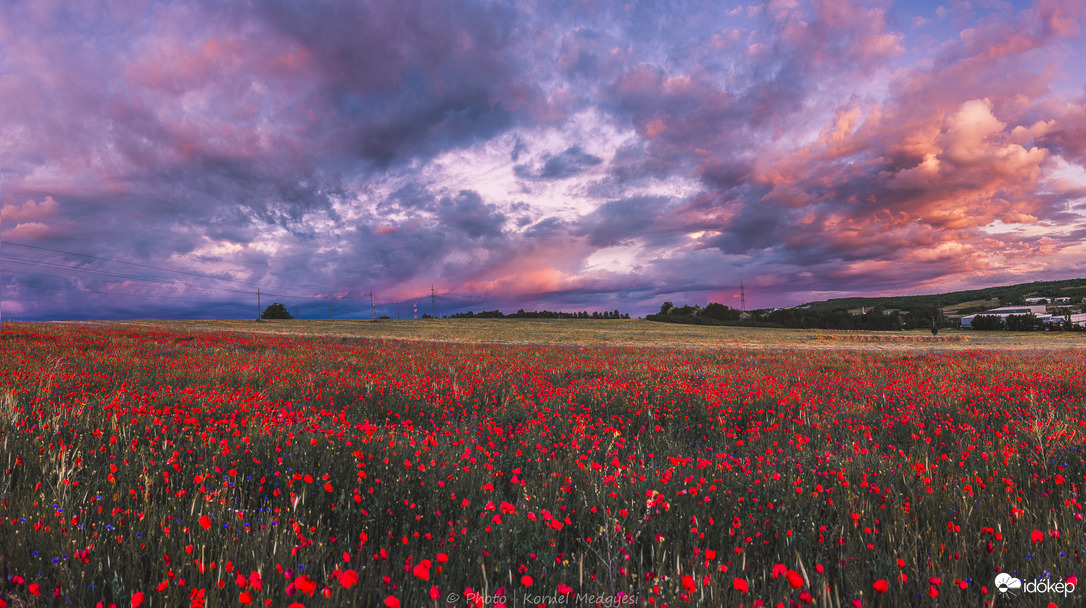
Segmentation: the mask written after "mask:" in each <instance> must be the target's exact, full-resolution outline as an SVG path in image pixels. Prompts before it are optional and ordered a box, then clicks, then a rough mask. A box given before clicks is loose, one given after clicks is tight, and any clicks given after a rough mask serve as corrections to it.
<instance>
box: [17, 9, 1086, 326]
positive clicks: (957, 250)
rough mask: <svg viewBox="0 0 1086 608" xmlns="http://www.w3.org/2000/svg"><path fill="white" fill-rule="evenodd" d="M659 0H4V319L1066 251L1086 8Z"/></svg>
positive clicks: (852, 283)
mask: <svg viewBox="0 0 1086 608" xmlns="http://www.w3.org/2000/svg"><path fill="white" fill-rule="evenodd" d="M665 8H666V7H663V6H661V5H659V4H656V3H638V2H634V3H622V4H619V3H575V4H567V5H552V4H547V3H543V4H525V3H514V2H473V1H467V0H465V1H458V2H451V3H444V4H438V5H434V4H425V5H424V4H423V3H417V2H393V1H391V0H388V1H376V2H366V3H350V2H338V1H333V0H326V1H321V2H315V3H307V4H297V3H290V2H279V1H271V2H262V3H255V4H254V3H245V2H221V3H198V2H177V3H166V4H150V5H146V6H144V5H142V4H140V3H136V4H126V3H113V4H106V5H103V6H95V7H83V6H82V5H78V4H77V5H71V4H70V3H52V2H35V3H30V4H27V3H7V4H3V5H0V23H2V24H16V23H17V24H19V27H10V26H8V27H5V26H0V113H2V115H3V116H4V117H5V119H4V121H2V122H0V178H2V180H3V188H2V190H0V206H2V207H0V208H2V211H0V213H2V215H0V237H2V238H3V239H4V240H5V241H8V242H10V243H13V245H12V246H10V247H9V246H8V245H7V244H5V245H4V246H3V255H4V256H5V258H7V260H6V261H4V263H5V267H4V268H5V270H4V272H3V273H2V274H0V276H2V277H3V278H2V279H0V283H2V289H3V290H4V291H3V296H4V297H3V303H2V306H3V312H4V313H5V314H19V315H26V314H33V315H37V316H40V317H42V318H66V317H70V316H72V315H76V314H78V315H89V316H99V317H110V316H131V315H140V314H147V315H156V316H182V317H183V316H208V315H209V314H215V315H232V314H236V315H239V316H242V315H250V314H252V311H253V310H254V309H255V306H254V305H253V302H250V301H249V300H250V299H255V294H254V297H252V298H251V297H250V296H249V295H248V294H249V293H250V292H255V291H256V289H257V288H260V289H262V290H263V291H264V292H268V293H275V294H278V295H280V296H281V297H282V298H283V299H291V298H293V300H292V301H291V302H290V304H291V305H294V304H298V305H300V306H302V308H303V309H304V308H305V307H306V306H310V307H311V308H313V309H314V310H317V309H320V310H322V311H323V312H322V313H321V314H322V315H323V314H327V313H328V311H327V303H335V304H336V305H337V306H339V309H338V310H337V311H335V312H336V314H339V315H343V316H356V317H357V316H368V315H369V314H370V308H369V293H370V292H371V291H373V292H374V294H375V299H376V300H378V301H379V304H380V305H382V306H385V307H386V308H385V309H384V311H385V312H388V311H391V310H393V307H395V306H396V305H397V303H398V302H408V301H411V300H414V299H416V298H420V297H426V296H428V295H429V293H430V289H431V286H433V289H434V290H435V292H436V293H437V294H439V296H440V297H441V298H442V299H443V301H444V303H445V308H444V309H443V312H444V313H449V312H455V311H456V310H466V309H469V308H474V309H475V310H481V309H483V308H486V309H493V308H514V309H515V308H520V307H523V308H526V309H532V308H544V307H549V308H551V309H577V310H582V309H595V308H598V309H601V310H602V309H607V310H612V309H615V308H619V309H621V310H623V311H624V312H630V313H633V314H635V315H638V314H645V313H648V312H652V311H654V310H656V309H658V308H659V304H660V303H661V302H662V301H663V299H665V298H666V299H671V300H673V301H676V302H690V303H702V304H704V303H705V302H707V301H710V300H713V299H717V300H718V301H724V303H725V304H728V305H738V302H736V301H735V294H736V293H737V285H738V283H739V281H740V279H742V280H743V281H744V285H745V286H746V287H747V296H748V297H747V300H748V307H755V306H785V305H794V304H798V303H801V302H803V301H805V300H808V299H813V298H821V297H838V296H843V295H850V294H865V295H873V294H900V293H919V292H933V291H940V290H944V289H957V288H968V287H980V286H984V285H988V284H992V283H1006V282H1015V281H1022V282H1025V281H1033V280H1041V279H1056V278H1069V277H1073V276H1082V275H1083V274H1084V273H1086V268H1084V266H1086V250H1084V247H1083V246H1082V245H1081V243H1082V242H1083V241H1086V238H1084V237H1086V110H1084V109H1083V108H1084V107H1086V96H1084V95H1083V93H1082V91H1083V90H1084V86H1083V85H1084V84H1086V83H1084V81H1083V78H1084V76H1086V74H1084V73H1083V71H1082V68H1081V66H1080V65H1079V63H1080V62H1079V61H1078V59H1077V58H1078V57H1080V56H1081V53H1082V52H1083V51H1086V48H1084V47H1086V44H1084V42H1083V35H1082V27H1081V22H1082V18H1083V12H1084V10H1083V7H1082V5H1080V4H1078V3H1066V2H1057V1H1052V0H1038V1H1037V2H1033V3H1028V2H1009V3H979V4H978V3H951V4H948V5H946V6H945V7H943V6H938V7H937V6H921V5H916V4H910V3H904V2H891V1H886V2H875V3H871V2H855V1H848V0H826V1H823V2H817V3H807V2H790V1H771V2H759V3H753V4H744V3H733V4H728V5H720V4H719V3H715V2H694V3H684V4H683V5H682V7H681V9H680V8H676V9H674V10H665ZM28 245H29V246H34V247H38V249H33V248H29V247H25V246H28ZM20 246H24V247H23V249H20V248H19V247H20ZM73 254H82V255H73ZM16 262H18V263H16ZM126 262H127V263H128V264H129V265H127V266H126V265H125V263H126ZM20 264H21V265H20ZM132 264H142V265H143V267H140V266H133V265H132ZM9 269H10V271H9ZM170 270H174V271H181V273H177V272H170ZM91 271H95V272H91ZM103 273H113V274H112V275H110V274H103ZM183 273H188V274H183ZM117 275H120V276H117ZM151 279H155V280H170V281H174V282H173V283H170V284H169V285H168V286H167V287H163V283H156V282H153V281H151ZM122 292H123V293H124V294H127V295H126V296H125V298H119V297H109V296H104V295H102V294H104V293H112V294H118V293H122ZM182 297H183V298H185V299H182ZM171 298H173V299H171ZM721 299H723V300H721ZM120 300H124V306H120V305H119V304H118V302H119V301H120ZM209 311H214V313H211V312H209ZM231 311H235V312H231Z"/></svg>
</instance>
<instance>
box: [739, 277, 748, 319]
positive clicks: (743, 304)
mask: <svg viewBox="0 0 1086 608" xmlns="http://www.w3.org/2000/svg"><path fill="white" fill-rule="evenodd" d="M739 311H740V312H746V311H747V292H746V291H745V290H744V289H743V277H739Z"/></svg>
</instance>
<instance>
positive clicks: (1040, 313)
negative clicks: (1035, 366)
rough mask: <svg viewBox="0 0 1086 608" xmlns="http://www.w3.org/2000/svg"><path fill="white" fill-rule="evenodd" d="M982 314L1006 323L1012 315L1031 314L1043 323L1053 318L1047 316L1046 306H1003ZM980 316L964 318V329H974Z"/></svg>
mask: <svg viewBox="0 0 1086 608" xmlns="http://www.w3.org/2000/svg"><path fill="white" fill-rule="evenodd" d="M980 314H981V315H984V316H986V317H987V316H992V317H999V320H1000V321H1006V320H1007V317H1009V316H1011V315H1029V314H1032V315H1035V316H1036V317H1037V318H1038V319H1040V320H1041V321H1042V322H1045V321H1049V320H1051V319H1052V317H1050V316H1049V315H1048V314H1046V312H1045V305H1044V304H1038V305H1029V306H1001V307H1000V308H993V309H991V310H987V311H985V312H982V313H980ZM978 316H980V315H969V316H968V317H962V327H963V328H967V327H972V326H973V319H974V318H976V317H978Z"/></svg>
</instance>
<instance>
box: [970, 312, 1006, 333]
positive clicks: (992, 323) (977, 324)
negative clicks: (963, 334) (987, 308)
mask: <svg viewBox="0 0 1086 608" xmlns="http://www.w3.org/2000/svg"><path fill="white" fill-rule="evenodd" d="M969 327H970V328H972V329H979V330H982V331H984V330H993V329H1004V328H1006V325H1005V324H1004V323H1003V319H1002V318H1001V317H1000V316H999V315H977V316H975V317H973V320H972V321H970V323H969Z"/></svg>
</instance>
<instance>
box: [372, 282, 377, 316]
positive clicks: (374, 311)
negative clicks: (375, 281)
mask: <svg viewBox="0 0 1086 608" xmlns="http://www.w3.org/2000/svg"><path fill="white" fill-rule="evenodd" d="M370 314H371V315H372V316H373V320H374V321H376V320H377V307H376V306H374V305H373V290H372V289H371V290H370Z"/></svg>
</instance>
